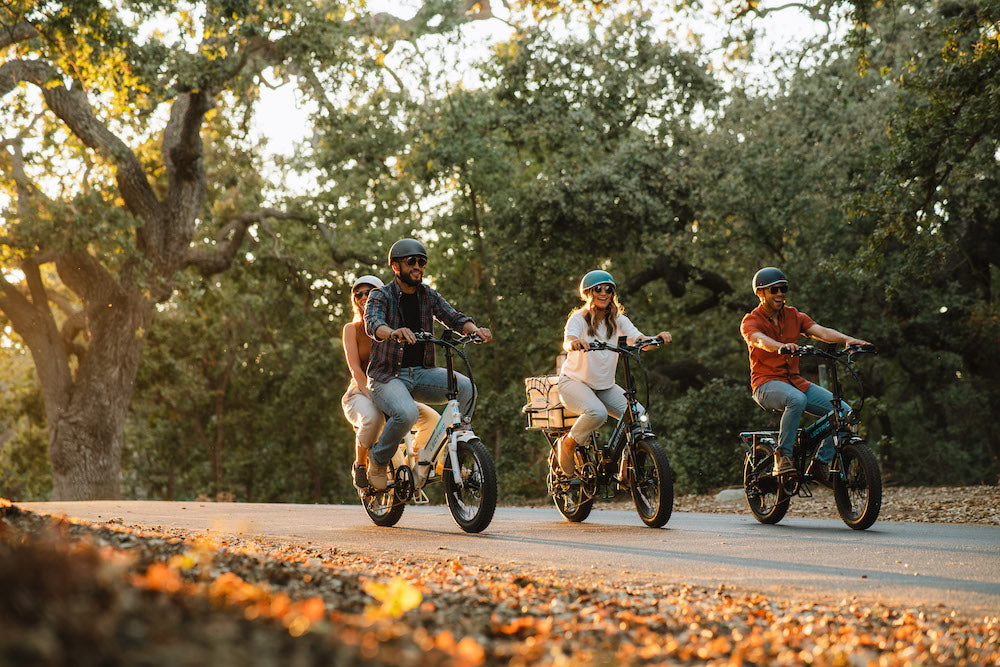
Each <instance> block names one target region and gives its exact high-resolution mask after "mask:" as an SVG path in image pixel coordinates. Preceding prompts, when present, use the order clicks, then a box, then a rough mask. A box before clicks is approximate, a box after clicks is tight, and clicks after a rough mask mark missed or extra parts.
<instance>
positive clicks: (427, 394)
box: [413, 367, 473, 416]
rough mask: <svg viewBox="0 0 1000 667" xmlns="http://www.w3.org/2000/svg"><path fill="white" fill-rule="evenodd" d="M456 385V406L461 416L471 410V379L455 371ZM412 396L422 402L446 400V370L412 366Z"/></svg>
mask: <svg viewBox="0 0 1000 667" xmlns="http://www.w3.org/2000/svg"><path fill="white" fill-rule="evenodd" d="M455 382H456V383H457V385H458V408H459V410H461V411H462V415H463V416H467V415H468V414H469V411H470V410H472V396H473V392H472V381H471V380H469V378H467V377H465V376H464V375H462V374H461V373H455ZM413 398H415V399H416V400H418V401H421V402H423V403H431V404H435V403H447V402H448V370H447V369H445V368H440V367H438V368H414V369H413Z"/></svg>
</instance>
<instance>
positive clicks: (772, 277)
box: [753, 266, 788, 294]
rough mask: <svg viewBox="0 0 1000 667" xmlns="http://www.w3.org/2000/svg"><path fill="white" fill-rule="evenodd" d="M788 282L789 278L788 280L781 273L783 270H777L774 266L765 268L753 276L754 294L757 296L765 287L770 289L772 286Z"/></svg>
mask: <svg viewBox="0 0 1000 667" xmlns="http://www.w3.org/2000/svg"><path fill="white" fill-rule="evenodd" d="M787 282H788V278H786V277H785V274H784V273H782V272H781V269H776V268H774V267H773V266H765V267H764V268H763V269H761V270H760V271H758V272H757V273H755V274H753V291H754V294H756V293H757V290H759V289H762V288H764V287H770V286H771V285H777V284H778V283H787Z"/></svg>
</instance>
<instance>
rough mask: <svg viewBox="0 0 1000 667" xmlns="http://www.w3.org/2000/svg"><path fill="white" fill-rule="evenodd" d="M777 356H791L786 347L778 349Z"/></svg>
mask: <svg viewBox="0 0 1000 667" xmlns="http://www.w3.org/2000/svg"><path fill="white" fill-rule="evenodd" d="M778 354H792V351H791V350H789V349H788V348H787V347H782V348H778Z"/></svg>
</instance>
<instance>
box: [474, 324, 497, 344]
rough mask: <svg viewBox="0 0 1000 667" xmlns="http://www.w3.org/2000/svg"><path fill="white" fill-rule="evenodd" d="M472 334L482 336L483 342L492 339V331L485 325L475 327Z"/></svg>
mask: <svg viewBox="0 0 1000 667" xmlns="http://www.w3.org/2000/svg"><path fill="white" fill-rule="evenodd" d="M472 334H473V335H475V336H479V337H480V338H482V339H483V342H484V343H488V342H490V341H491V340H493V332H491V331H490V330H489V329H487V328H486V327H476V330H475V331H473V332H472Z"/></svg>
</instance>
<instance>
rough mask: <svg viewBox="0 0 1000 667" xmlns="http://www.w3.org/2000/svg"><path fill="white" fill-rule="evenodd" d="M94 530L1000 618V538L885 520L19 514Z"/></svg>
mask: <svg viewBox="0 0 1000 667" xmlns="http://www.w3.org/2000/svg"><path fill="white" fill-rule="evenodd" d="M18 505H19V506H20V507H23V508H25V509H32V510H36V511H39V512H44V513H49V514H65V515H67V516H69V517H78V518H81V519H86V520H89V521H94V522H105V521H109V520H112V519H122V520H123V521H124V523H125V525H141V526H145V527H155V526H159V527H174V528H183V529H187V530H192V531H204V530H211V531H213V532H216V533H218V534H220V535H226V534H232V535H238V534H242V535H244V536H245V535H251V536H256V537H261V538H265V539H269V540H274V541H278V542H284V543H293V544H296V543H297V544H305V543H307V542H308V543H311V544H312V545H313V546H318V547H322V548H326V547H337V548H338V549H340V550H342V551H347V552H351V553H359V554H366V555H370V556H375V557H379V556H387V557H391V556H392V554H395V553H404V552H405V553H407V554H408V555H410V556H413V557H429V558H432V559H450V558H454V557H456V556H460V557H462V559H463V560H466V561H472V560H478V561H480V562H488V563H495V564H499V565H505V566H510V567H514V568H518V569H522V570H524V571H525V572H535V573H538V571H539V570H549V571H558V572H570V573H576V574H583V575H588V576H589V575H595V574H596V575H599V576H600V577H602V578H605V579H612V578H623V579H631V580H647V581H659V582H661V583H686V584H694V585H703V586H710V587H716V586H718V585H719V584H720V583H725V584H726V585H727V586H735V587H738V588H742V589H745V590H755V591H762V592H767V593H770V594H772V595H773V594H777V595H780V596H781V597H786V596H798V595H800V594H803V593H813V594H816V595H818V596H821V597H822V598H824V599H827V600H830V599H834V600H835V599H837V598H839V597H840V596H848V595H856V596H858V597H860V598H861V599H864V600H873V599H879V600H884V601H886V602H897V603H902V604H937V603H942V604H944V605H946V606H948V607H951V608H954V609H957V610H959V611H962V612H965V613H974V614H981V613H982V614H990V615H996V614H997V612H998V611H1000V527H996V526H968V525H956V524H919V523H895V522H877V523H876V524H875V525H874V526H873V527H872V528H870V529H868V530H866V531H861V532H859V531H853V530H850V529H849V528H847V527H846V526H845V525H844V524H843V523H842V522H841V521H840V520H839V519H838V520H816V519H796V518H793V517H792V518H786V519H785V520H784V521H782V522H781V523H780V524H779V525H777V526H765V525H762V524H759V523H757V522H756V521H755V520H754V519H753V518H752V517H751V516H749V515H720V514H697V513H687V512H675V513H674V515H673V517H672V518H671V519H670V522H669V523H668V524H667V526H666V527H665V528H664V529H662V530H653V529H650V528H646V527H645V526H643V525H642V523H641V522H640V521H639V519H638V517H637V516H636V515H635V513H634V512H631V511H617V510H599V509H595V510H594V512H593V514H591V516H590V518H589V519H588V520H587V521H586V522H585V523H581V524H571V523H568V522H566V521H564V520H563V519H562V517H561V516H559V514H558V513H557V512H556V511H555V509H544V508H500V509H498V510H497V513H496V516H495V518H494V520H493V523H492V524H491V525H490V526H489V528H488V529H487V531H486V532H485V533H483V534H480V535H468V534H466V533H463V532H462V531H461V530H460V529H459V528H458V526H457V525H456V524H455V523H454V521H453V520H452V518H451V515H450V514H449V512H448V509H447V508H446V507H444V506H433V507H414V506H410V507H407V508H406V512H405V513H404V514H403V518H402V520H401V521H400V523H399V524H398V525H397V526H396V527H395V528H379V527H377V526H374V525H373V524H372V523H371V522H370V521H369V519H368V516H367V515H366V514H365V513H364V510H363V509H362V508H361V507H360V505H358V506H343V505H278V504H242V503H197V502H153V501H142V502H137V501H98V502H51V503H18Z"/></svg>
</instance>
